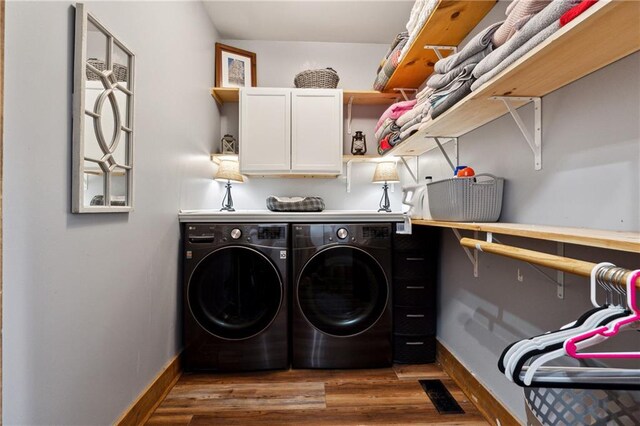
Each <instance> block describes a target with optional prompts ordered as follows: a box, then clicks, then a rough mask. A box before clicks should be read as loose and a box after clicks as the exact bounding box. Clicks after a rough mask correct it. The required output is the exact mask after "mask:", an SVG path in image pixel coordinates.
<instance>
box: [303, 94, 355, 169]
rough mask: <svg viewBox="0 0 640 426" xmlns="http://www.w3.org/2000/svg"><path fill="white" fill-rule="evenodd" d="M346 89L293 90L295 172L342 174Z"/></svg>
mask: <svg viewBox="0 0 640 426" xmlns="http://www.w3.org/2000/svg"><path fill="white" fill-rule="evenodd" d="M342 121H343V117H342V90H341V89H292V92H291V171H293V172H296V173H331V174H340V173H341V172H342Z"/></svg>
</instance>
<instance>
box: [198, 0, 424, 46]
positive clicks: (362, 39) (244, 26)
mask: <svg viewBox="0 0 640 426" xmlns="http://www.w3.org/2000/svg"><path fill="white" fill-rule="evenodd" d="M203 3H204V6H205V9H206V10H207V13H208V14H209V16H210V17H211V21H212V22H213V25H214V26H215V27H216V29H217V30H218V33H219V34H220V36H221V37H222V39H233V40H272V41H324V42H344V43H385V44H386V43H391V41H392V40H393V38H394V37H395V35H396V34H397V33H399V32H400V31H404V30H405V24H406V23H407V20H408V19H409V13H410V12H411V7H412V6H413V3H414V1H413V0H387V1H370V0H361V1H352V0H349V1H337V0H324V1H317V0H297V1H294V0H288V1H245V0H238V1H217V0H203Z"/></svg>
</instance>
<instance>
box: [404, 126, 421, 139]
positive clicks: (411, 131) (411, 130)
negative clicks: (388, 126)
mask: <svg viewBox="0 0 640 426" xmlns="http://www.w3.org/2000/svg"><path fill="white" fill-rule="evenodd" d="M420 124H421V123H416V124H414V125H413V126H411V127H409V128H407V129H406V130H404V131H402V132H400V142H402V141H404V140H405V139H407V138H408V137H409V136H412V135H413V134H414V133H416V132H417V131H418V129H419V128H420Z"/></svg>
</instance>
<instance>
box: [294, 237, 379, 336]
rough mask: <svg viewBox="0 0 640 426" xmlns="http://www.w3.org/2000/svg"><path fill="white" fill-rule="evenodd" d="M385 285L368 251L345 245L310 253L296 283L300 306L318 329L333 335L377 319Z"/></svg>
mask: <svg viewBox="0 0 640 426" xmlns="http://www.w3.org/2000/svg"><path fill="white" fill-rule="evenodd" d="M388 295H389V289H388V284H387V279H386V277H385V274H384V271H383V270H382V268H381V267H380V265H379V264H378V262H377V261H376V260H375V259H374V258H373V257H372V256H371V255H369V254H368V253H366V252H364V251H362V250H360V249H357V248H354V247H347V246H340V247H332V248H329V249H326V250H324V251H321V252H319V253H318V254H316V255H315V256H313V257H312V258H311V259H310V260H309V261H308V262H307V264H306V265H305V266H304V267H303V269H302V272H301V273H300V278H299V280H298V286H297V298H298V303H299V304H300V309H301V310H302V313H303V314H304V316H305V317H306V319H307V320H308V321H309V322H310V323H311V325H313V326H314V327H316V328H317V329H318V330H320V331H322V332H324V333H327V334H331V335H334V336H352V335H354V334H358V333H361V332H363V331H365V330H367V329H368V328H369V327H371V326H372V325H373V324H375V323H376V321H378V319H379V318H380V316H381V315H382V313H383V312H384V309H385V306H386V304H387V298H388Z"/></svg>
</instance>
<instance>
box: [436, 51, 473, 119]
mask: <svg viewBox="0 0 640 426" xmlns="http://www.w3.org/2000/svg"><path fill="white" fill-rule="evenodd" d="M475 66H476V64H468V65H466V66H465V67H464V68H462V70H461V71H460V73H459V74H458V75H457V76H456V78H454V79H453V80H452V81H451V83H449V84H447V85H446V86H444V87H443V88H441V89H438V90H436V91H435V92H433V94H432V95H431V96H430V97H429V102H430V103H431V107H432V108H434V109H435V108H436V107H438V106H439V105H440V104H441V103H442V102H443V101H444V98H446V97H448V96H449V95H451V94H453V93H456V92H457V91H458V90H459V89H460V87H462V86H463V85H465V83H466V82H467V81H468V80H469V79H471V77H472V73H473V69H474V68H475ZM431 116H432V117H433V111H432V113H431ZM433 118H435V117H433Z"/></svg>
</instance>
